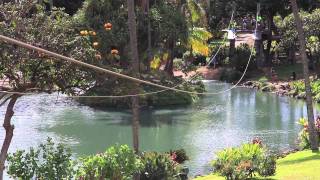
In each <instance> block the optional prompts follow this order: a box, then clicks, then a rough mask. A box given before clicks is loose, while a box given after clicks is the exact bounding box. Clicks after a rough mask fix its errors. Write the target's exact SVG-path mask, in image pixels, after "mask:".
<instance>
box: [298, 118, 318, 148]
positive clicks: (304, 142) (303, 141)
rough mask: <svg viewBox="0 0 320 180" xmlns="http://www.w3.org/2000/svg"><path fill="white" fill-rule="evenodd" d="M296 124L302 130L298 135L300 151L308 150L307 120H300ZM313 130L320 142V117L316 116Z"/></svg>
mask: <svg viewBox="0 0 320 180" xmlns="http://www.w3.org/2000/svg"><path fill="white" fill-rule="evenodd" d="M298 124H299V125H300V126H301V127H302V128H303V129H302V130H301V131H300V133H299V141H300V144H299V145H300V147H301V148H302V149H310V147H311V144H310V141H309V132H308V120H307V119H305V118H300V119H299V121H298ZM314 124H315V128H316V131H317V132H318V137H319V141H320V117H319V116H318V117H317V118H316V120H315V123H314Z"/></svg>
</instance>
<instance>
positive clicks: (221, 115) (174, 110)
mask: <svg viewBox="0 0 320 180" xmlns="http://www.w3.org/2000/svg"><path fill="white" fill-rule="evenodd" d="M205 84H206V87H207V91H208V92H216V91H220V90H223V89H227V88H228V87H230V85H229V84H225V83H220V82H215V81H207V82H205ZM315 109H316V111H317V110H319V109H320V108H319V106H316V108H315ZM4 110H5V108H4V107H1V108H0V113H1V119H3V114H4ZM305 116H306V107H305V103H304V102H303V101H300V100H295V99H291V98H288V97H279V96H277V95H274V94H268V93H262V92H257V91H255V90H252V89H246V88H237V89H234V90H232V91H230V92H227V93H225V94H221V95H215V96H204V97H203V98H201V100H200V101H199V102H197V103H195V104H193V105H190V106H188V107H167V108H162V109H151V110H143V111H142V112H141V128H140V143H141V149H142V150H146V151H169V150H171V149H179V148H184V149H185V150H186V151H187V154H188V155H189V156H190V161H189V162H188V163H187V164H186V165H187V166H188V167H189V168H190V171H191V175H197V174H203V173H208V171H209V170H210V166H209V162H210V161H211V160H212V159H213V158H214V157H215V153H216V152H217V151H219V150H222V149H223V148H226V147H230V146H238V145H240V144H242V143H245V142H248V141H251V139H252V138H254V137H261V138H262V139H263V142H264V143H265V144H266V145H267V146H268V147H269V148H271V149H272V150H275V151H279V150H286V149H289V148H292V147H294V146H295V145H296V138H297V134H298V132H299V130H300V128H299V126H298V125H297V123H296V121H297V120H298V119H299V118H300V117H305ZM13 122H14V125H15V127H16V128H15V134H14V138H13V143H12V145H11V147H10V151H11V152H13V151H15V150H16V149H27V148H28V147H30V146H33V145H37V144H39V143H41V142H44V141H45V139H46V138H47V137H52V138H53V139H54V140H56V141H58V142H63V143H66V144H67V145H68V146H70V147H71V148H72V149H73V150H74V152H75V156H82V155H89V154H94V153H98V152H103V151H105V149H106V148H108V147H109V146H111V145H114V144H116V143H119V144H129V145H131V144H132V141H131V134H132V131H131V114H130V111H125V110H122V111H120V110H118V111H117V110H97V109H93V108H90V107H87V106H81V105H79V104H78V103H76V102H74V101H72V100H70V99H68V98H66V97H65V96H61V95H58V94H53V95H46V94H43V95H34V96H26V97H23V98H21V99H20V100H19V101H18V103H17V105H16V107H15V116H14V120H13ZM3 138H4V130H3V129H2V128H1V129H0V139H1V141H0V142H1V144H2V142H3Z"/></svg>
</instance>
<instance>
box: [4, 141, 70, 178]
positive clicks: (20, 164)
mask: <svg viewBox="0 0 320 180" xmlns="http://www.w3.org/2000/svg"><path fill="white" fill-rule="evenodd" d="M7 160H8V172H7V173H8V174H9V175H10V176H11V177H12V178H18V179H33V178H36V179H71V178H72V177H73V174H74V168H73V167H74V166H73V163H72V160H71V150H70V149H69V148H66V147H65V146H64V145H62V144H57V145H56V144H54V143H53V141H52V139H50V138H48V140H47V142H46V143H45V144H41V145H39V146H38V147H37V148H30V150H29V151H28V152H26V151H24V150H21V151H17V152H15V153H13V154H9V155H8V158H7Z"/></svg>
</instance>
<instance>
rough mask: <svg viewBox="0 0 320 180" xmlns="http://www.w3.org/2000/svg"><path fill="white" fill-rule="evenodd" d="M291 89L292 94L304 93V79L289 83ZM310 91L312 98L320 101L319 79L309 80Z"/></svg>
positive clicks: (300, 94)
mask: <svg viewBox="0 0 320 180" xmlns="http://www.w3.org/2000/svg"><path fill="white" fill-rule="evenodd" d="M290 86H291V88H292V89H293V94H295V95H299V96H302V95H303V94H305V85H304V81H294V82H292V83H291V84H290ZM311 91H312V96H313V99H314V100H316V101H317V102H320V80H319V79H315V80H312V81H311Z"/></svg>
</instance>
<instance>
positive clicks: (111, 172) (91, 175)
mask: <svg viewBox="0 0 320 180" xmlns="http://www.w3.org/2000/svg"><path fill="white" fill-rule="evenodd" d="M78 166H79V168H78V170H77V175H76V176H77V178H79V179H101V178H102V179H104V178H107V179H110V180H129V179H130V180H131V179H132V177H133V175H134V174H136V173H138V172H139V171H140V170H141V168H142V167H143V164H142V163H141V161H140V159H139V158H138V156H136V155H135V153H134V151H133V150H132V149H130V148H129V146H127V145H122V146H113V147H110V148H109V149H108V150H107V151H106V152H105V153H101V154H97V155H94V156H89V157H85V158H81V159H80V162H79V164H78Z"/></svg>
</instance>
